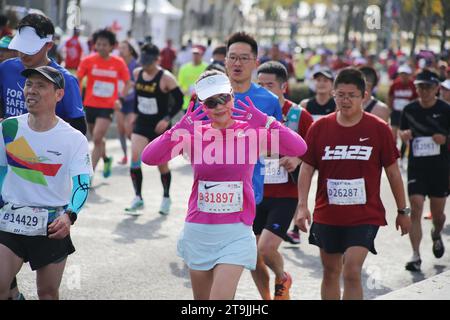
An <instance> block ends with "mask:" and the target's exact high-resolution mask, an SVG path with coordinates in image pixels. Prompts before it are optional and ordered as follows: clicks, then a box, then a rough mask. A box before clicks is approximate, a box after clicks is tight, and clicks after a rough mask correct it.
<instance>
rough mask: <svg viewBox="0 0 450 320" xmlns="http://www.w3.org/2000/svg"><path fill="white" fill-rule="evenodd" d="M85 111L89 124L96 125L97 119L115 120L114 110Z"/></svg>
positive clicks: (88, 109)
mask: <svg viewBox="0 0 450 320" xmlns="http://www.w3.org/2000/svg"><path fill="white" fill-rule="evenodd" d="M84 111H85V112H86V121H87V123H89V124H94V123H95V120H96V119H97V118H104V119H109V120H111V121H112V120H113V114H114V109H106V108H93V107H85V108H84Z"/></svg>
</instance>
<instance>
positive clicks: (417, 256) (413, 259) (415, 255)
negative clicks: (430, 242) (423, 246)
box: [411, 251, 420, 261]
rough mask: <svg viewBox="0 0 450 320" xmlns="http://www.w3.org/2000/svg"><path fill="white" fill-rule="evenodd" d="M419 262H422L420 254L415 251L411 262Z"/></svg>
mask: <svg viewBox="0 0 450 320" xmlns="http://www.w3.org/2000/svg"><path fill="white" fill-rule="evenodd" d="M417 260H420V254H419V252H416V251H414V252H413V255H412V258H411V261H417Z"/></svg>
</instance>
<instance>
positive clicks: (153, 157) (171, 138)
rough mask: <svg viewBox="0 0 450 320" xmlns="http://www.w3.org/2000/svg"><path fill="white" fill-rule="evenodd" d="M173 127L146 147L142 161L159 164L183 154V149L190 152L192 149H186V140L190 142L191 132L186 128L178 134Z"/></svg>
mask: <svg viewBox="0 0 450 320" xmlns="http://www.w3.org/2000/svg"><path fill="white" fill-rule="evenodd" d="M173 129H174V128H172V129H171V130H168V131H166V132H164V133H163V134H162V135H160V136H159V137H158V138H156V139H155V140H153V141H152V142H150V143H149V144H148V145H147V146H146V147H145V149H144V151H143V152H142V156H141V159H142V162H144V163H145V164H148V165H159V164H163V163H166V162H168V161H169V160H170V159H173V158H175V157H176V156H178V155H180V154H182V153H183V151H186V152H189V153H190V149H186V140H188V141H189V142H190V139H191V136H190V134H189V133H188V132H187V131H186V132H184V131H185V130H184V131H183V132H182V134H179V135H178V136H177V135H175V134H174V132H175V130H173ZM178 130H182V129H178ZM179 132H180V131H178V133H179Z"/></svg>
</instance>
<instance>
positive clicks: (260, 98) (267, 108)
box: [234, 83, 283, 204]
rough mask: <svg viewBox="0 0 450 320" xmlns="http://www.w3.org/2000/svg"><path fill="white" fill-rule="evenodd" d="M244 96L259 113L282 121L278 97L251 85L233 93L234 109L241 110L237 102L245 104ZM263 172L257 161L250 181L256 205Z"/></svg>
mask: <svg viewBox="0 0 450 320" xmlns="http://www.w3.org/2000/svg"><path fill="white" fill-rule="evenodd" d="M246 96H249V97H250V99H251V100H252V101H253V103H254V105H255V107H257V108H258V109H259V110H260V111H262V112H264V113H265V114H267V115H268V116H273V117H275V119H277V120H278V121H281V120H282V119H283V115H282V113H281V106H280V102H279V101H278V97H277V96H276V95H274V94H273V93H272V92H270V91H269V90H267V89H265V88H263V87H261V86H260V85H258V84H256V83H252V84H251V86H250V89H249V90H248V91H247V92H244V93H240V92H239V93H238V92H235V93H234V97H235V98H234V101H235V102H234V103H235V108H239V109H241V107H240V106H239V105H238V104H237V101H238V100H241V101H242V102H244V103H245V104H247V101H246V100H245V97H246ZM263 170H264V164H263V163H261V162H260V161H259V160H258V162H257V163H256V165H255V169H254V171H253V179H252V183H253V191H254V192H255V201H256V204H259V203H260V202H261V201H262V199H263V195H264V175H263V174H261V172H263Z"/></svg>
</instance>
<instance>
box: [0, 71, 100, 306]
mask: <svg viewBox="0 0 450 320" xmlns="http://www.w3.org/2000/svg"><path fill="white" fill-rule="evenodd" d="M22 75H23V76H24V77H26V78H27V79H26V81H25V87H24V96H25V102H26V104H27V108H28V112H29V113H28V114H24V115H21V116H18V117H11V118H8V119H6V120H4V121H3V122H2V123H1V124H0V187H2V188H1V190H2V192H1V199H0V200H1V201H0V202H1V206H2V208H1V210H0V300H1V299H7V298H8V296H9V284H10V283H11V281H12V280H13V278H14V277H15V276H16V274H17V273H18V272H19V271H20V269H21V267H22V265H23V263H24V262H29V263H30V266H31V269H32V270H33V271H34V270H36V271H37V281H36V283H37V291H38V296H39V299H58V298H59V286H60V283H61V279H62V275H63V272H64V267H65V264H66V259H67V256H68V255H70V254H72V253H73V252H74V251H75V248H74V247H73V244H72V241H71V239H70V227H71V225H73V223H74V222H75V221H76V219H77V215H78V213H79V211H80V209H81V207H82V206H83V205H84V203H85V201H86V199H87V195H88V191H89V180H90V176H91V175H92V165H91V160H90V156H89V145H88V142H87V140H86V137H85V136H84V135H83V134H82V133H80V132H79V131H77V130H76V129H73V128H72V127H71V126H70V125H69V124H68V123H67V122H65V121H63V120H62V119H61V118H59V117H57V116H56V114H55V108H56V103H57V102H58V101H60V100H61V99H62V98H63V96H64V84H65V82H64V77H63V75H62V73H60V72H59V71H58V70H56V69H54V68H52V67H49V66H42V67H38V68H34V69H26V70H24V71H23V72H22Z"/></svg>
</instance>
